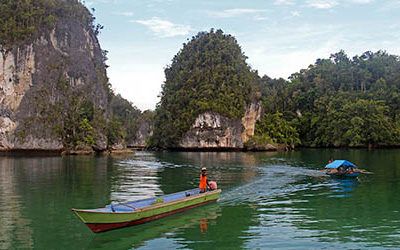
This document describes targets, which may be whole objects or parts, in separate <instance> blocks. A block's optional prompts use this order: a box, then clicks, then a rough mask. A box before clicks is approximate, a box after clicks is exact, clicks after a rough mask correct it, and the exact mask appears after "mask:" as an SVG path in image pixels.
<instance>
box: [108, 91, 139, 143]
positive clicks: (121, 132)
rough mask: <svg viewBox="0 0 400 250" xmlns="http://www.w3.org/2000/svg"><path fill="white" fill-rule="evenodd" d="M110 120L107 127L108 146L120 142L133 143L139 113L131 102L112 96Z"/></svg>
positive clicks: (118, 96)
mask: <svg viewBox="0 0 400 250" xmlns="http://www.w3.org/2000/svg"><path fill="white" fill-rule="evenodd" d="M110 107H111V111H112V118H111V121H110V122H109V125H108V130H107V137H108V143H109V144H110V145H112V144H115V143H118V142H121V141H133V140H134V139H135V137H136V131H137V130H138V119H139V118H140V117H141V112H140V110H138V109H137V108H136V107H135V106H134V105H133V104H132V103H131V102H129V101H127V100H126V99H124V98H122V96H121V95H119V94H118V95H114V97H113V99H112V101H111V104H110Z"/></svg>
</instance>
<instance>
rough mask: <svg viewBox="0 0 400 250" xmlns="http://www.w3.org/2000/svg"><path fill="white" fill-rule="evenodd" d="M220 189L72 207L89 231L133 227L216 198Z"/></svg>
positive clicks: (197, 190) (213, 200) (193, 190)
mask: <svg viewBox="0 0 400 250" xmlns="http://www.w3.org/2000/svg"><path fill="white" fill-rule="evenodd" d="M220 193H221V190H220V189H218V190H213V191H208V192H205V193H200V190H199V189H192V190H187V191H183V192H178V193H173V194H168V195H164V196H160V197H154V198H149V199H144V200H137V201H131V202H126V203H120V204H115V205H113V204H111V205H107V206H106V207H104V208H97V209H72V211H73V212H74V213H75V214H76V215H77V216H78V217H79V219H81V220H82V222H83V223H85V224H86V225H87V226H88V227H89V228H90V229H91V230H92V231H93V232H95V233H98V232H104V231H108V230H112V229H116V228H121V227H127V226H134V225H138V224H142V223H146V222H149V221H153V220H157V219H160V218H163V217H166V216H169V215H172V214H175V213H179V212H183V211H185V210H188V209H191V208H195V207H199V206H202V205H205V204H207V203H210V202H215V201H217V200H218V198H219V195H220Z"/></svg>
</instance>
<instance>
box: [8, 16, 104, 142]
mask: <svg viewBox="0 0 400 250" xmlns="http://www.w3.org/2000/svg"><path fill="white" fill-rule="evenodd" d="M0 47H1V44H0ZM60 77H63V78H65V79H67V80H68V82H69V84H70V86H71V87H73V88H75V89H77V90H79V91H82V92H84V93H85V96H86V98H87V99H88V100H90V101H91V102H92V103H93V104H94V106H95V107H97V108H99V109H102V110H106V109H107V106H108V96H107V95H108V93H107V86H106V83H107V76H106V71H105V65H104V62H103V54H102V50H101V48H100V45H99V43H98V40H97V38H96V36H95V34H94V32H93V31H92V30H91V29H88V28H87V27H85V26H84V25H83V24H82V23H80V22H79V21H78V20H75V19H73V18H72V17H71V18H60V19H59V20H58V21H57V24H56V25H55V28H54V29H53V30H48V31H42V33H41V34H40V35H39V36H38V37H37V38H36V39H35V40H33V41H30V42H28V43H26V44H25V45H22V46H20V47H15V48H13V49H12V50H11V51H8V52H4V53H3V54H2V55H0V150H13V149H46V150H60V148H61V147H62V143H61V141H60V139H59V138H57V137H56V136H55V135H54V132H53V131H51V129H50V128H47V127H46V126H44V125H45V124H38V123H26V121H29V120H30V119H31V118H32V117H39V116H41V115H42V114H41V113H40V108H38V105H39V103H40V104H41V105H44V106H45V105H48V103H52V102H55V101H57V100H58V99H59V98H60V97H61V96H63V92H62V91H59V90H57V88H55V87H54V86H55V85H56V84H57V82H58V81H59V79H60ZM43 89H45V90H47V91H48V92H49V93H50V97H49V98H48V99H45V100H43V99H40V98H39V97H40V95H37V93H38V92H39V91H40V90H43ZM24 122H25V123H26V124H28V125H26V124H25V125H26V126H25V127H24V128H23V129H22V127H21V126H22V124H23V123H24ZM21 134H23V136H21ZM105 138H106V137H105V136H99V138H98V140H97V143H96V145H97V146H96V147H97V149H101V150H104V149H105V148H106V144H107V142H106V140H105Z"/></svg>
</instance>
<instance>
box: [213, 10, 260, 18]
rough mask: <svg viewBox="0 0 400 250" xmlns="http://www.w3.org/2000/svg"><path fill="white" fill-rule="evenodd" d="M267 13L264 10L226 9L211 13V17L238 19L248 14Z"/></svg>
mask: <svg viewBox="0 0 400 250" xmlns="http://www.w3.org/2000/svg"><path fill="white" fill-rule="evenodd" d="M263 12H266V10H264V9H246V8H237V9H226V10H223V11H211V12H209V15H210V16H213V17H219V18H228V17H237V16H242V15H248V14H259V13H263Z"/></svg>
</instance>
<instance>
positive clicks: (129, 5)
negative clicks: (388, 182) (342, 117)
mask: <svg viewBox="0 0 400 250" xmlns="http://www.w3.org/2000/svg"><path fill="white" fill-rule="evenodd" d="M86 5H87V6H88V7H90V8H95V9H96V11H95V16H96V18H97V21H98V22H99V23H101V24H102V25H104V26H105V28H104V29H103V30H102V33H101V35H100V37H99V38H100V43H101V46H102V48H103V49H106V50H108V51H109V54H108V58H109V60H108V65H109V66H110V67H109V68H108V76H109V78H110V82H111V84H112V86H113V88H114V90H115V91H116V92H117V93H120V94H121V95H122V96H123V97H125V98H126V99H128V100H130V101H132V102H133V103H134V105H135V106H137V107H138V108H140V109H142V110H144V109H154V108H155V105H156V103H157V102H158V101H159V98H158V95H159V93H160V91H161V84H163V81H164V68H165V67H166V65H168V64H170V62H171V59H172V57H173V56H174V55H175V54H176V53H177V52H178V51H179V49H180V48H181V47H182V43H184V42H186V41H187V39H189V38H191V37H192V36H193V35H195V34H196V33H197V32H199V31H208V30H210V28H215V29H222V30H223V31H224V32H225V33H229V34H232V35H234V36H235V37H236V39H237V40H238V42H239V44H240V45H241V47H242V49H243V51H244V53H245V54H246V55H247V56H248V57H249V59H248V63H249V64H250V65H251V66H252V68H253V69H256V70H258V72H259V73H260V75H264V74H266V75H268V76H270V77H283V78H287V77H288V76H289V75H290V74H291V73H294V72H297V71H299V70H300V69H302V68H306V67H307V66H308V65H309V64H311V63H313V62H315V60H316V59H317V58H327V57H329V55H330V54H331V53H334V52H337V51H339V50H340V49H343V50H345V51H346V52H347V54H348V55H349V56H354V55H355V54H360V53H362V52H364V51H367V50H372V51H376V50H380V49H383V50H386V51H388V52H389V53H393V54H398V55H399V54H400V15H399V13H400V12H399V11H400V0H346V1H344V0H270V1H268V0H235V1H234V0H231V1H226V0H86Z"/></svg>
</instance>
